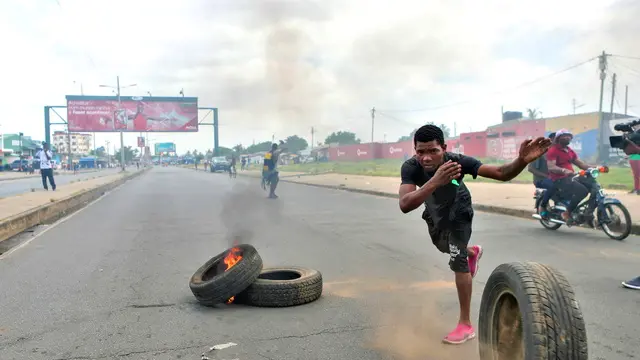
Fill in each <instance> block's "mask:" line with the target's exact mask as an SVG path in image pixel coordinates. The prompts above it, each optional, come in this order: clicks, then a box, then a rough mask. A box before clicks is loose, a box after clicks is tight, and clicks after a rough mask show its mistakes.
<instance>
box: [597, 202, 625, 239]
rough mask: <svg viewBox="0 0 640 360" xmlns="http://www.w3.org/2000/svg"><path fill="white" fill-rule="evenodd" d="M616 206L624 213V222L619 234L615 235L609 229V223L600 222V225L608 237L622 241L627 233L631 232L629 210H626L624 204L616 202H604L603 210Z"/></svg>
mask: <svg viewBox="0 0 640 360" xmlns="http://www.w3.org/2000/svg"><path fill="white" fill-rule="evenodd" d="M616 207H618V208H619V209H620V210H622V213H623V214H624V221H625V223H626V226H625V229H624V231H623V232H622V233H621V234H620V235H616V234H615V233H614V232H613V231H611V228H609V224H602V225H601V226H602V231H604V233H605V234H607V236H608V237H610V238H612V239H613V240H618V241H622V240H624V239H626V238H627V237H628V236H629V234H631V214H629V210H627V208H626V207H625V206H624V205H622V204H618V203H611V204H606V205H605V206H604V209H605V211H607V210H609V209H614V208H616ZM611 213H613V211H611Z"/></svg>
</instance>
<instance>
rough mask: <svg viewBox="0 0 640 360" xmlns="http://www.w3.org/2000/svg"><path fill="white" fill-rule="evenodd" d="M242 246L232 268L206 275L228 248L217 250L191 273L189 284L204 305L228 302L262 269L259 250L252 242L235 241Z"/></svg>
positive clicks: (222, 257) (247, 285) (213, 269)
mask: <svg viewBox="0 0 640 360" xmlns="http://www.w3.org/2000/svg"><path fill="white" fill-rule="evenodd" d="M237 247H239V248H240V249H241V250H242V259H240V261H238V263H237V264H235V265H234V266H233V267H232V268H231V269H229V270H228V271H224V272H222V273H219V274H215V275H214V276H212V277H209V274H208V273H209V272H210V271H214V272H215V268H216V267H217V266H218V264H219V263H220V261H222V259H224V258H225V256H226V255H227V253H228V252H229V250H226V251H225V252H223V253H220V254H218V255H216V256H214V257H213V258H211V259H210V260H209V261H207V262H206V263H205V264H204V265H202V266H201V267H200V268H199V269H198V270H196V272H195V273H194V274H193V276H191V279H190V280H189V287H190V288H191V292H192V293H193V295H194V296H195V297H196V299H198V301H199V302H200V303H201V304H203V305H206V306H213V305H216V304H222V303H225V302H227V301H228V300H229V299H230V298H231V297H234V296H236V295H237V294H239V293H240V292H242V291H243V290H245V289H246V288H247V287H249V285H251V284H252V283H253V282H254V281H255V280H256V279H257V278H258V275H260V271H262V258H261V257H260V254H258V251H257V250H256V249H255V248H254V247H253V246H251V245H248V244H242V245H237Z"/></svg>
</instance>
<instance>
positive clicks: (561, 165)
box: [546, 129, 597, 226]
mask: <svg viewBox="0 0 640 360" xmlns="http://www.w3.org/2000/svg"><path fill="white" fill-rule="evenodd" d="M571 140H573V134H572V133H571V131H569V130H567V129H561V130H558V131H557V132H556V141H555V144H554V145H553V146H552V147H551V148H550V149H549V151H547V156H546V157H547V167H548V168H549V177H550V178H551V180H553V182H554V184H555V187H556V189H558V190H562V192H563V193H564V194H566V195H568V196H570V202H569V206H567V211H566V212H564V213H562V219H563V220H564V221H565V222H566V223H567V224H569V223H570V221H571V213H572V212H573V210H575V209H576V207H577V206H578V205H579V204H580V202H581V201H582V200H583V199H584V198H585V197H586V196H587V195H589V194H591V196H590V198H589V203H588V208H587V216H589V217H590V218H588V219H586V221H587V223H588V224H591V225H592V226H593V211H594V210H595V201H596V196H595V195H596V194H595V192H596V191H597V190H596V189H595V187H594V185H595V180H594V179H592V178H590V177H583V176H580V177H578V178H576V179H575V181H574V180H573V176H574V175H575V173H574V170H573V165H575V166H577V167H579V168H580V169H582V170H587V169H588V168H589V165H587V164H586V163H585V162H584V161H582V160H580V159H578V155H577V154H576V153H575V151H573V149H571V147H570V146H569V144H571Z"/></svg>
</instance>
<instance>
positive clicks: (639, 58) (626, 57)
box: [611, 54, 640, 60]
mask: <svg viewBox="0 0 640 360" xmlns="http://www.w3.org/2000/svg"><path fill="white" fill-rule="evenodd" d="M611 56H615V57H619V58H622V59H632V60H640V57H637V56H627V55H615V54H611Z"/></svg>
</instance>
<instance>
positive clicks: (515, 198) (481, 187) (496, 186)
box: [238, 171, 640, 232]
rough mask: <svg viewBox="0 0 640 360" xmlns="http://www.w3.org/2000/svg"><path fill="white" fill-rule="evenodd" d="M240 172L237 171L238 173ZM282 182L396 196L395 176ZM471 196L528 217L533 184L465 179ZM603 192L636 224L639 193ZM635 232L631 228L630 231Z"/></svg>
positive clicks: (482, 204)
mask: <svg viewBox="0 0 640 360" xmlns="http://www.w3.org/2000/svg"><path fill="white" fill-rule="evenodd" d="M238 174H241V173H238ZM242 175H247V176H252V177H259V176H260V173H259V172H257V171H245V172H243V173H242ZM280 179H281V181H283V182H292V183H300V184H305V185H316V186H323V187H333V188H339V189H340V188H341V189H345V190H352V191H359V192H364V193H370V194H373V195H381V196H389V197H397V196H398V187H399V185H400V179H399V178H390V177H381V176H363V175H344V174H334V173H331V174H322V175H302V174H299V173H287V172H280ZM465 184H466V185H467V187H468V188H469V191H470V192H471V196H472V198H473V204H474V208H476V209H477V210H480V211H490V212H497V213H502V214H507V215H515V216H521V217H526V218H531V214H533V210H534V209H533V205H534V203H533V192H534V186H533V184H531V185H527V184H510V183H502V184H500V183H485V182H477V181H470V182H465ZM605 192H606V193H607V194H610V195H611V196H612V197H615V198H617V199H619V200H620V201H622V203H623V204H624V205H625V206H626V207H627V209H629V212H630V213H631V219H632V221H633V224H634V225H636V226H640V221H638V215H640V196H638V195H633V194H628V193H627V192H626V191H622V190H605ZM634 232H635V231H634Z"/></svg>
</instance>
